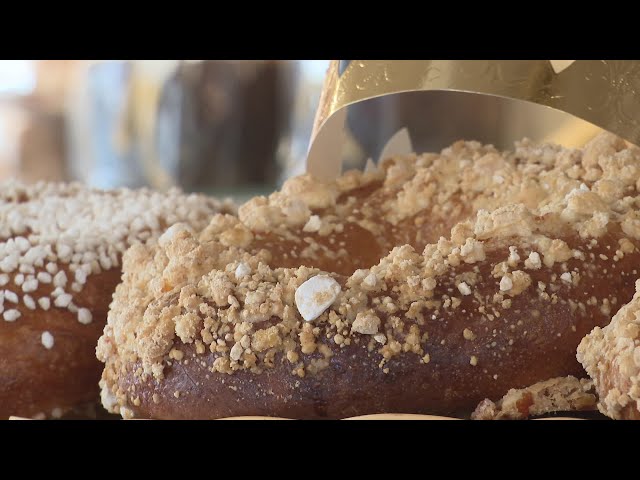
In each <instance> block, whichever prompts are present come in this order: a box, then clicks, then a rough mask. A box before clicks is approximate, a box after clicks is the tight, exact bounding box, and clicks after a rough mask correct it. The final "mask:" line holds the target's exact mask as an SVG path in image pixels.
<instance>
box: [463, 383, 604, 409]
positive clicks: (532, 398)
mask: <svg viewBox="0 0 640 480" xmlns="http://www.w3.org/2000/svg"><path fill="white" fill-rule="evenodd" d="M595 409H596V395H595V392H594V388H593V382H592V381H591V380H587V379H585V378H583V379H577V378H576V377H571V376H569V377H561V378H552V379H550V380H545V381H543V382H539V383H536V384H535V385H531V386H530V387H527V388H520V389H515V388H512V389H511V390H509V391H508V392H507V394H506V395H505V396H504V397H502V398H501V399H500V400H498V401H497V402H495V403H494V402H492V401H491V400H489V399H485V400H483V401H482V402H480V404H479V405H478V406H477V407H476V409H475V410H474V412H473V413H472V414H471V418H472V419H473V420H522V419H525V418H529V417H533V416H537V415H544V414H546V413H555V412H570V411H590V410H595Z"/></svg>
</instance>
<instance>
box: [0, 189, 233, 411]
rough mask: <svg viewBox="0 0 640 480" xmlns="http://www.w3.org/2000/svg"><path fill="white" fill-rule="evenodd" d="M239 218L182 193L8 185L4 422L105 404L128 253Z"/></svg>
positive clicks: (0, 392)
mask: <svg viewBox="0 0 640 480" xmlns="http://www.w3.org/2000/svg"><path fill="white" fill-rule="evenodd" d="M232 211H233V206H232V205H231V204H229V203H223V202H219V201H217V200H215V199H213V198H208V197H205V196H202V195H195V194H192V195H185V194H183V193H181V192H180V191H178V190H177V189H173V190H171V191H169V192H167V193H159V192H154V191H151V190H147V189H142V190H127V189H119V190H113V191H101V190H94V189H89V188H86V187H84V186H81V185H79V184H60V183H43V182H41V183H37V184H35V185H30V186H27V185H24V184H21V183H17V182H7V183H2V184H0V418H7V417H9V416H10V415H18V416H27V417H34V416H35V417H60V416H62V415H64V414H65V412H67V411H68V410H69V409H71V408H74V407H77V406H79V405H81V404H84V403H90V402H92V401H94V400H95V399H97V397H98V386H97V384H98V380H99V378H100V371H101V365H100V363H99V362H98V361H97V360H96V358H95V347H96V343H97V339H98V337H99V336H100V334H101V332H102V330H103V327H104V325H105V323H106V318H107V311H108V306H109V303H110V302H111V298H112V294H113V292H114V290H115V287H116V285H117V284H118V283H119V281H120V275H121V258H122V254H123V253H124V251H125V250H126V249H127V248H128V247H129V246H130V245H135V244H138V243H141V242H149V243H150V244H154V243H156V242H157V241H158V239H163V240H164V241H167V240H168V238H169V237H170V235H171V233H168V234H166V235H165V236H164V237H162V236H161V235H162V234H163V232H165V230H166V229H167V227H170V226H172V225H173V224H175V223H178V222H180V223H181V224H182V225H183V226H185V228H190V229H193V231H194V232H197V231H198V230H200V229H202V228H204V227H205V226H206V225H207V224H208V223H209V220H210V218H211V216H212V215H213V214H215V213H218V212H232ZM134 288H137V287H134Z"/></svg>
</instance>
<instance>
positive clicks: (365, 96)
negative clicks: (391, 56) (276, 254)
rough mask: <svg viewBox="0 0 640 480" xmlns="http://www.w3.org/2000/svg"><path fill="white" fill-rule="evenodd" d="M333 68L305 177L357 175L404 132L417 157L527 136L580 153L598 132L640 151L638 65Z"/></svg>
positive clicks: (461, 63)
mask: <svg viewBox="0 0 640 480" xmlns="http://www.w3.org/2000/svg"><path fill="white" fill-rule="evenodd" d="M340 67H341V66H340V63H339V61H333V62H332V63H331V66H330V68H329V70H328V72H327V77H326V80H325V85H324V91H323V94H322V98H321V101H320V105H319V108H318V111H317V115H316V119H315V123H314V130H313V133H312V136H311V142H310V147H309V154H308V158H307V169H308V170H309V171H310V172H311V173H313V174H314V175H316V176H317V177H319V178H327V179H328V178H332V177H334V176H335V175H338V174H339V173H340V171H341V170H343V169H344V167H345V166H347V167H350V166H356V167H360V168H362V167H363V166H364V162H365V161H366V159H367V158H373V159H374V160H375V159H376V158H377V157H376V155H378V154H379V153H380V152H381V151H382V150H383V149H384V147H383V146H384V143H385V142H386V141H387V140H388V139H389V138H390V137H391V136H392V135H393V134H394V133H395V132H397V131H398V130H399V129H401V128H403V127H407V128H408V130H409V132H410V136H411V140H412V141H413V144H414V146H415V147H416V150H418V151H425V150H432V151H433V150H439V149H441V148H444V147H445V146H446V145H448V144H449V143H451V142H452V141H455V140H458V139H462V138H464V139H468V140H478V141H481V142H485V143H493V144H494V145H496V147H498V148H511V147H512V145H513V142H514V141H516V140H519V139H521V138H523V137H525V136H526V137H529V138H532V139H533V140H536V141H553V142H557V143H560V144H562V145H565V146H567V147H578V146H581V145H583V144H584V143H585V142H586V141H588V140H589V139H591V138H592V137H593V136H595V135H596V134H597V133H599V132H600V131H601V129H605V130H609V131H611V132H613V133H615V134H617V135H620V136H621V137H623V138H625V139H626V140H628V141H630V142H632V143H635V144H640V61H636V60H554V61H551V60H351V61H350V63H349V64H348V66H346V68H343V71H340V70H341V68H340Z"/></svg>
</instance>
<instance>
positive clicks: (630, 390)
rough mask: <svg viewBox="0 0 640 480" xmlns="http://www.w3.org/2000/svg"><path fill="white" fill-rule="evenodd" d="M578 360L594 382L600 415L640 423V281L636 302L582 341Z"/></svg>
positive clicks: (623, 308)
mask: <svg viewBox="0 0 640 480" xmlns="http://www.w3.org/2000/svg"><path fill="white" fill-rule="evenodd" d="M577 358H578V361H579V362H580V363H582V365H583V366H584V368H585V370H586V371H587V373H588V374H589V376H590V377H591V378H592V379H593V383H594V384H595V387H596V389H597V392H598V396H599V401H598V409H599V410H600V412H602V413H603V414H605V415H607V416H609V417H611V418H614V419H626V420H640V280H638V281H637V282H636V294H635V296H634V297H633V300H632V301H631V302H629V303H628V304H627V305H625V306H624V307H622V308H621V309H620V311H619V312H618V313H616V315H615V316H614V317H613V319H612V320H611V323H610V324H609V325H607V326H606V327H604V328H600V327H596V328H594V329H593V331H592V332H591V333H590V334H589V335H587V336H586V337H585V338H584V339H583V340H582V342H580V345H579V346H578V355H577Z"/></svg>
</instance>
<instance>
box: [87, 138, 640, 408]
mask: <svg viewBox="0 0 640 480" xmlns="http://www.w3.org/2000/svg"><path fill="white" fill-rule="evenodd" d="M639 178H640V154H639V152H638V150H637V149H630V148H627V147H626V146H625V144H624V142H621V141H620V140H619V139H617V138H615V137H612V136H609V135H605V136H602V137H599V138H598V139H596V140H594V141H593V142H592V143H591V144H590V145H588V146H587V147H585V149H584V150H568V149H563V148H561V147H558V146H554V145H534V144H531V143H529V142H526V141H525V142H522V143H521V144H519V145H517V146H516V149H515V150H514V151H513V152H498V151H496V150H495V149H493V148H492V147H490V146H482V145H480V144H478V143H476V142H458V143H456V144H454V145H453V146H452V147H450V148H448V149H445V150H444V151H443V152H442V153H441V154H425V155H420V156H410V157H406V158H405V157H403V158H393V159H390V160H388V161H386V162H385V163H384V165H383V168H382V169H380V170H379V171H377V172H372V173H366V174H362V173H358V172H350V173H348V174H345V175H344V176H342V177H341V178H339V179H338V180H337V181H336V182H334V183H332V184H320V183H318V182H315V181H314V180H313V179H311V178H309V177H306V176H302V177H298V178H295V179H292V180H290V181H288V182H287V183H286V184H285V185H284V187H283V189H282V191H281V192H277V193H275V194H272V195H271V196H270V197H269V198H264V197H258V198H255V199H253V200H251V201H250V202H248V203H247V204H245V205H244V206H242V207H241V208H240V209H239V218H235V217H231V216H223V215H218V216H216V217H214V218H213V220H212V221H211V223H210V225H209V227H207V228H206V229H205V230H204V231H203V232H202V233H201V234H200V235H194V234H192V233H190V232H188V231H186V230H180V229H173V231H172V234H171V236H170V238H169V239H167V241H166V242H164V243H163V244H161V245H158V246H155V245H147V246H143V245H138V246H135V247H133V248H132V249H130V250H129V251H128V252H127V254H126V255H125V257H124V275H123V283H122V284H121V285H119V286H118V288H117V289H116V293H115V295H114V302H113V304H112V306H111V310H110V313H109V319H108V325H107V326H106V327H105V331H104V334H103V336H102V337H101V339H100V341H99V343H98V349H97V355H98V358H99V359H100V360H101V361H103V362H104V363H105V369H104V372H103V375H102V380H101V382H100V384H101V388H102V401H103V404H104V405H105V407H107V408H108V409H109V410H110V411H112V412H117V413H120V414H121V415H122V416H123V417H125V418H134V417H135V418H138V417H141V418H219V417H226V416H242V415H266V416H277V417H287V418H344V417H349V416H357V415H365V414H371V413H381V412H396V413H426V414H434V415H466V416H468V415H470V413H471V412H472V411H473V409H474V408H475V407H476V405H477V404H478V402H480V401H481V400H483V399H485V398H500V397H502V396H503V395H504V394H506V393H507V391H508V390H510V389H512V388H525V387H527V386H529V385H533V384H535V383H537V382H540V381H544V380H548V379H550V378H554V377H565V376H567V375H573V376H576V377H582V376H584V371H583V370H582V368H581V366H580V364H579V363H578V362H577V361H576V359H575V351H576V347H577V345H578V343H579V342H580V340H581V339H582V338H583V337H584V336H585V335H586V334H587V333H588V332H590V331H591V330H592V329H593V327H594V326H596V325H600V326H604V325H606V324H607V323H608V322H609V321H610V318H611V315H612V314H613V313H614V312H615V311H616V310H617V309H618V308H619V306H620V305H622V304H624V303H626V302H628V301H629V300H630V299H631V297H632V296H633V283H634V281H635V278H636V277H637V276H638V271H637V268H638V265H640V263H639V261H640V253H639V251H638V245H639V244H640V220H639V218H638V214H637V209H638V198H637V197H638V189H639V187H640V185H639V182H638V179H639ZM303 317H304V318H303Z"/></svg>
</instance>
